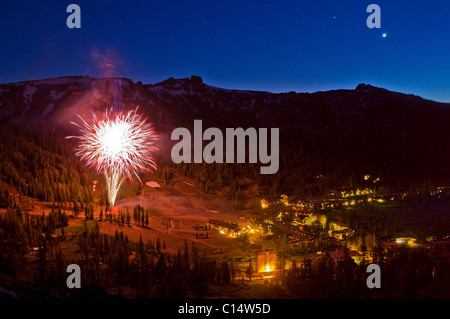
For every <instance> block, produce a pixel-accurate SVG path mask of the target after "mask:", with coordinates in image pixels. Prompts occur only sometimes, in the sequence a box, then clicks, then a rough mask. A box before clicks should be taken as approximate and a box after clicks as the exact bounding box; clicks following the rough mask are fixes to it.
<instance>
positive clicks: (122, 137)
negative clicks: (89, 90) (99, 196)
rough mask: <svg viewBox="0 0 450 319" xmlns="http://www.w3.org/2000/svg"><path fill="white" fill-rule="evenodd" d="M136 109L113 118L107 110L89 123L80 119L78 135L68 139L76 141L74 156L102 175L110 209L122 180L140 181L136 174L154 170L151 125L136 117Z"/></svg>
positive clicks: (140, 117) (154, 136) (139, 116)
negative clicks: (135, 178) (104, 178)
mask: <svg viewBox="0 0 450 319" xmlns="http://www.w3.org/2000/svg"><path fill="white" fill-rule="evenodd" d="M137 110H138V108H136V109H135V110H132V111H129V112H128V113H127V114H123V113H118V114H115V115H113V113H112V109H111V110H109V111H106V112H105V114H104V116H103V118H102V119H101V120H97V118H96V116H95V114H93V122H92V124H89V123H88V122H86V121H85V120H84V119H83V118H82V117H81V116H79V115H78V117H79V118H80V119H81V121H82V124H81V125H80V124H77V123H74V122H71V123H72V124H74V125H76V126H77V127H78V128H79V129H80V131H81V133H82V134H81V135H80V136H68V137H67V138H76V139H78V140H79V144H78V148H77V149H76V153H75V155H76V156H78V157H80V159H81V160H82V161H83V162H85V164H86V165H87V166H89V167H93V168H95V170H96V171H97V172H99V173H103V174H105V177H106V186H107V190H108V202H109V206H110V208H112V207H113V206H114V203H115V200H116V196H117V193H118V191H119V188H120V186H121V185H122V183H123V182H124V180H125V179H126V178H127V177H128V178H129V180H130V181H132V180H133V176H136V177H137V179H138V180H139V181H140V182H141V180H140V178H139V175H138V174H139V172H151V171H152V169H154V170H156V163H155V160H154V158H153V153H155V152H156V151H158V149H157V148H156V147H155V145H154V144H155V142H156V141H157V140H158V139H159V136H158V135H156V134H155V131H154V129H153V126H152V124H151V123H147V119H142V115H138V114H137Z"/></svg>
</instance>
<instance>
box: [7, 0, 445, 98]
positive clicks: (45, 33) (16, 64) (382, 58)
mask: <svg viewBox="0 0 450 319" xmlns="http://www.w3.org/2000/svg"><path fill="white" fill-rule="evenodd" d="M71 3H76V4H78V5H79V6H80V7H81V26H82V28H81V29H68V28H67V26H66V18H67V17H68V15H69V13H66V8H67V6H68V5H69V4H71ZM370 3H376V4H378V5H380V7H381V27H382V28H381V29H369V28H367V26H366V19H367V17H368V16H369V13H366V8H367V6H368V5H369V4H370ZM383 33H386V34H387V36H386V37H383V36H382V34H383ZM0 43H1V44H2V46H1V59H0V83H8V82H15V81H24V80H34V79H41V78H50V77H58V76H66V75H90V76H93V77H102V76H119V75H120V76H123V77H127V78H131V79H132V80H134V81H141V82H143V83H155V82H159V81H162V80H164V79H166V78H169V77H175V78H179V77H188V76H190V75H192V74H196V75H200V76H202V77H203V79H204V82H205V83H207V84H210V85H214V86H219V87H225V88H234V89H252V90H265V91H272V92H287V91H296V92H313V91H318V90H330V89H340V88H343V89H350V88H354V87H356V85H357V84H358V83H361V82H363V83H370V84H372V85H376V86H382V87H385V88H387V89H390V90H396V91H400V92H405V93H412V94H416V95H420V96H423V97H425V98H429V99H433V100H437V101H444V102H449V101H450V1H441V0H433V1H378V0H372V1H361V0H354V1H349V0H346V1H341V0H332V1H321V0H318V1H300V0H297V1H279V2H275V1H242V0H241V1H230V0H227V1H211V0H208V1H207V0H204V1H187V0H184V1H152V0H142V1H131V0H130V1H119V0H111V1H104V0H100V1H82V0H71V1H62V0H55V1H44V0H42V1H39V0H30V1H21V0H2V1H1V3H0Z"/></svg>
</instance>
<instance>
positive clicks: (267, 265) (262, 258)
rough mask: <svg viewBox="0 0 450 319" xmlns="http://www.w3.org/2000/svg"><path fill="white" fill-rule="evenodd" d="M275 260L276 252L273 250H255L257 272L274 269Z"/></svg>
mask: <svg viewBox="0 0 450 319" xmlns="http://www.w3.org/2000/svg"><path fill="white" fill-rule="evenodd" d="M276 262H277V254H276V252H275V251H273V250H268V249H266V250H264V251H257V252H256V271H257V272H263V273H264V272H271V271H275V264H276Z"/></svg>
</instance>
